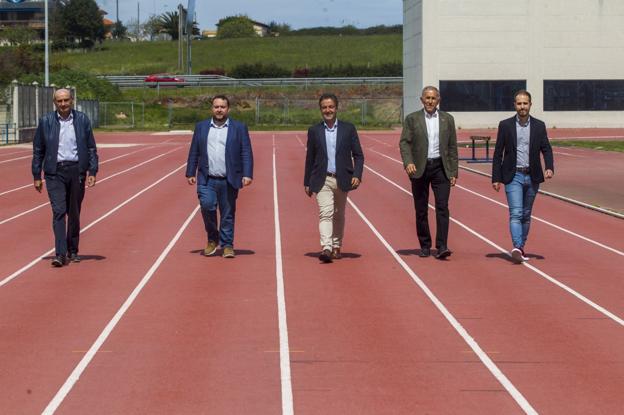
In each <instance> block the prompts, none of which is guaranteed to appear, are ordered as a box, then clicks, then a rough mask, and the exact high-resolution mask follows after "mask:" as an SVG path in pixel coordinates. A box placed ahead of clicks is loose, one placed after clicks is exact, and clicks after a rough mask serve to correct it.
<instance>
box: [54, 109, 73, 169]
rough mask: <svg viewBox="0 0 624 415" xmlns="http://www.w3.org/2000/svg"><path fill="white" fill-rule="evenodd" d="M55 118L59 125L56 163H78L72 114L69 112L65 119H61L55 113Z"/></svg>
mask: <svg viewBox="0 0 624 415" xmlns="http://www.w3.org/2000/svg"><path fill="white" fill-rule="evenodd" d="M56 118H57V119H58V121H59V123H60V124H61V129H60V131H59V146H58V152H57V154H56V161H57V162H59V161H78V145H77V144H76V130H74V114H72V113H71V112H70V113H69V116H68V117H67V118H62V117H61V115H60V114H59V113H58V112H57V113H56Z"/></svg>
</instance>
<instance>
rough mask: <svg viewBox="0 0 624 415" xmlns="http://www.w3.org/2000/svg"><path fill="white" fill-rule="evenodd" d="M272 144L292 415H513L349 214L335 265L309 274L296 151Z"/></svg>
mask: <svg viewBox="0 0 624 415" xmlns="http://www.w3.org/2000/svg"><path fill="white" fill-rule="evenodd" d="M277 143H278V152H277V157H278V178H279V179H280V181H281V188H282V189H283V190H282V192H281V198H280V205H281V206H288V209H282V215H281V216H282V224H283V226H282V232H283V235H287V237H286V238H285V240H284V244H283V253H284V276H285V280H286V294H287V296H286V304H287V309H288V325H289V340H290V347H291V355H292V360H291V370H292V379H293V399H294V405H295V413H297V414H312V413H324V414H344V413H358V414H367V413H370V414H379V413H464V414H471V413H474V414H482V413H507V414H513V413H522V410H521V409H520V407H519V406H518V405H517V404H516V402H514V400H513V399H512V398H511V396H510V395H509V394H508V393H507V392H506V391H505V390H504V389H503V388H502V387H501V385H500V383H499V382H498V381H497V380H496V379H495V378H494V377H493V376H492V375H491V374H490V373H489V372H488V370H487V369H486V368H485V366H484V365H483V364H482V363H481V362H480V361H479V359H477V358H476V357H475V356H474V355H472V354H471V353H470V352H469V348H468V346H467V345H466V343H465V342H464V341H463V340H462V339H461V337H460V336H458V335H457V333H456V332H455V331H454V330H453V329H452V328H451V327H450V326H449V324H448V323H447V322H446V321H445V320H444V318H443V317H442V315H441V314H440V313H439V312H438V311H437V310H436V309H435V308H434V307H433V306H432V304H431V302H430V301H429V300H428V299H427V298H426V297H425V296H424V295H423V293H422V291H420V290H419V289H418V288H417V287H416V286H415V285H414V284H413V282H412V281H411V280H410V279H409V277H408V276H407V275H406V274H405V272H404V271H403V270H402V269H401V268H400V266H399V264H397V262H396V261H395V260H394V259H393V258H392V257H391V256H390V255H389V254H388V253H387V252H384V248H383V246H382V245H381V243H380V242H379V241H378V240H377V239H376V238H375V236H374V235H373V234H372V232H371V231H370V229H369V228H368V227H367V226H366V225H365V224H364V223H363V221H362V220H361V219H359V218H358V217H357V215H356V214H355V213H354V211H353V210H352V209H350V208H348V211H347V227H346V236H345V246H344V250H343V252H344V255H345V257H344V258H343V259H341V260H339V261H335V262H334V263H333V264H329V265H324V264H319V261H318V259H317V255H318V251H319V246H318V220H317V217H318V216H317V215H318V214H317V207H316V203H315V202H314V200H313V199H309V198H307V197H306V196H305V194H304V192H303V183H302V169H303V162H304V151H303V148H302V147H301V145H300V144H299V143H298V142H297V141H296V140H293V137H292V136H290V137H289V136H280V138H279V139H278V140H277ZM293 172H297V173H298V174H293ZM370 180H372V179H371V178H370V176H369V177H366V176H364V185H363V186H368V184H367V182H368V181H370ZM360 191H361V190H357V191H356V192H354V193H358V192H360ZM375 197H378V195H377V196H375ZM364 204H367V203H364ZM368 204H370V202H369V203H368Z"/></svg>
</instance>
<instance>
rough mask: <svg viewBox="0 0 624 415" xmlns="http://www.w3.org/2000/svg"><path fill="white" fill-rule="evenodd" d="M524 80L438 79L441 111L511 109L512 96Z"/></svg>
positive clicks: (512, 108)
mask: <svg viewBox="0 0 624 415" xmlns="http://www.w3.org/2000/svg"><path fill="white" fill-rule="evenodd" d="M520 89H526V80H507V81H440V95H441V96H442V100H441V101H440V109H441V110H443V111H455V112H461V111H477V112H481V111H513V110H514V106H513V96H514V93H515V92H516V91H518V90H520Z"/></svg>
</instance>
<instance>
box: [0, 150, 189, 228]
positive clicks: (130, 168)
mask: <svg viewBox="0 0 624 415" xmlns="http://www.w3.org/2000/svg"><path fill="white" fill-rule="evenodd" d="M180 148H181V147H179V148H175V149H173V150H170V151H167V152H166V153H163V154H159V155H158V156H156V157H152V158H151V159H149V160H145V161H143V162H141V163H139V164H135V165H134V166H132V167H129V168H127V169H125V170H122V171H118V172H117V173H113V174H111V175H110V176H107V177H104V178H103V179H100V180H98V183H102V182H104V181H106V180H108V179H112V178H113V177H115V176H119V175H120V174H124V173H127V172H129V171H130V170H134V169H136V168H138V167H141V166H143V165H144V164H147V163H150V162H152V161H154V160H156V159H159V158H161V157H163V156H166V155H167V154H169V153H172V152H174V151H176V150H179V149H180ZM87 189H88V187H87ZM49 204H50V202H46V203H42V204H40V205H38V206H35V207H34V208H32V209H28V210H26V211H24V212H21V213H18V214H17V215H15V216H11V217H10V218H7V219H4V220H2V221H0V225H4V224H5V223H7V222H10V221H12V220H14V219H17V218H19V217H21V216H24V215H27V214H29V213H31V212H34V211H35V210H37V209H40V208H42V207H44V206H47V205H49Z"/></svg>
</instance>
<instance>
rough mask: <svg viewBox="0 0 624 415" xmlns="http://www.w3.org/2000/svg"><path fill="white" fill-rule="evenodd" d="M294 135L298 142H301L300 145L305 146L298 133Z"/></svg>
mask: <svg viewBox="0 0 624 415" xmlns="http://www.w3.org/2000/svg"><path fill="white" fill-rule="evenodd" d="M295 137H297V141H299V144H301V147H304V148H305V144H303V141H301V138H300V137H299V134H296V135H295Z"/></svg>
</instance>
